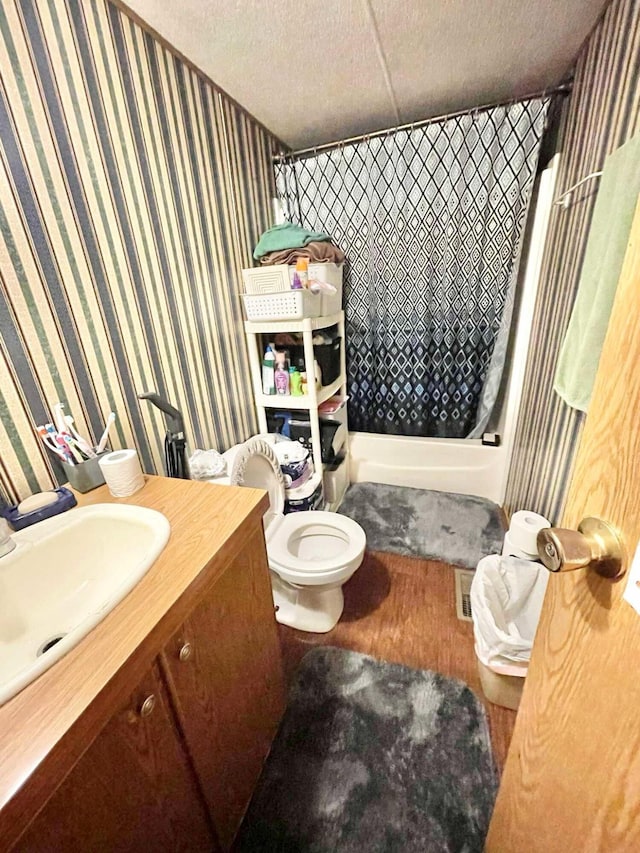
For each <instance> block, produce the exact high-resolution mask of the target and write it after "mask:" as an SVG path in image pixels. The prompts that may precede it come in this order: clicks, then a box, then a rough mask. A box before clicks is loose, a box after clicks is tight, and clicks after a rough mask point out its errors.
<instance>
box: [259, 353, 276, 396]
mask: <svg viewBox="0 0 640 853" xmlns="http://www.w3.org/2000/svg"><path fill="white" fill-rule="evenodd" d="M275 363H276V357H275V355H274V354H273V350H272V349H271V347H270V346H268V347H267V348H266V350H265V352H264V358H263V360H262V393H263V394H275V393H276V383H275Z"/></svg>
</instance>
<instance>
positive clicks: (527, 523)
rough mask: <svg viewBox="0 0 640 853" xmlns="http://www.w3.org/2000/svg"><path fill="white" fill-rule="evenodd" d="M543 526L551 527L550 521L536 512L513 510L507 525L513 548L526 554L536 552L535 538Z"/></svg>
mask: <svg viewBox="0 0 640 853" xmlns="http://www.w3.org/2000/svg"><path fill="white" fill-rule="evenodd" d="M545 527H551V524H550V522H549V521H547V519H546V518H545V517H544V516H542V515H538V513H537V512H529V511H528V510H526V509H521V510H520V511H519V512H514V514H513V515H512V516H511V524H510V525H509V536H510V537H511V542H512V543H513V545H514V547H515V548H518V549H519V550H520V551H524V552H525V553H526V554H537V553H538V546H537V544H536V539H537V538H538V533H539V532H540V531H541V530H542V529H543V528H545Z"/></svg>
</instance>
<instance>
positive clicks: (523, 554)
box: [502, 533, 540, 563]
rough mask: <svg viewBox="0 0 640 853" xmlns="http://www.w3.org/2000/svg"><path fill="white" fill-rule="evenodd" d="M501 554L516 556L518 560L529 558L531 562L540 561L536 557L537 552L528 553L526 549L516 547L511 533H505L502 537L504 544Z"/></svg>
mask: <svg viewBox="0 0 640 853" xmlns="http://www.w3.org/2000/svg"><path fill="white" fill-rule="evenodd" d="M502 556H503V557H518V558H519V559H520V560H529V561H530V562H532V563H538V562H540V557H538V552H537V551H536V553H535V554H529V553H527V551H523V550H522V549H521V548H518V547H517V546H516V545H515V544H514V542H513V539H512V538H511V534H510V533H507V534H506V536H505V537H504V544H503V546H502Z"/></svg>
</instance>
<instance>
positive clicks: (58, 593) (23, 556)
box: [0, 504, 171, 705]
mask: <svg viewBox="0 0 640 853" xmlns="http://www.w3.org/2000/svg"><path fill="white" fill-rule="evenodd" d="M170 532H171V528H170V526H169V522H168V521H167V519H166V518H165V517H164V515H162V514H161V513H159V512H156V511H155V510H152V509H146V508H144V507H138V506H128V505H123V504H94V505H93V506H85V507H78V508H76V509H72V510H69V511H68V512H65V513H62V514H61V515H57V516H55V517H53V518H49V519H47V520H45V521H41V522H39V523H38V524H34V525H33V526H32V527H28V528H26V529H25V530H21V531H19V532H18V533H14V534H13V536H12V538H13V540H14V542H15V543H16V546H17V547H16V548H15V549H14V550H13V551H12V552H11V553H10V554H7V555H6V556H4V557H0V705H2V704H3V703H4V702H6V701H7V700H8V699H10V698H11V697H12V696H14V695H15V694H16V693H18V692H19V691H20V690H22V688H23V687H26V685H27V684H30V683H31V682H32V681H33V680H34V679H35V678H37V677H38V676H39V675H40V674H41V673H43V672H44V671H45V670H47V669H49V667H50V666H52V665H53V664H54V663H56V661H58V660H60V658H61V657H63V656H64V655H65V654H66V653H67V652H68V651H70V650H71V649H72V648H73V647H74V646H75V645H76V644H77V643H78V642H79V641H80V640H81V639H82V638H83V637H84V636H86V634H88V633H89V631H90V630H91V629H92V628H93V627H95V626H96V625H97V624H98V622H100V621H101V620H102V619H104V617H105V616H106V615H107V614H108V613H109V612H110V611H111V610H113V608H114V607H115V606H116V604H118V602H120V601H122V599H123V598H124V597H125V595H127V593H129V592H130V591H131V590H132V589H133V587H134V586H135V585H136V584H137V583H138V581H139V580H140V579H141V578H142V577H143V576H144V575H145V574H146V572H147V571H148V570H149V568H150V567H151V565H152V564H153V562H154V561H155V559H156V558H157V557H158V555H159V554H160V552H161V551H162V549H163V548H164V546H165V545H166V544H167V540H168V539H169V533H170Z"/></svg>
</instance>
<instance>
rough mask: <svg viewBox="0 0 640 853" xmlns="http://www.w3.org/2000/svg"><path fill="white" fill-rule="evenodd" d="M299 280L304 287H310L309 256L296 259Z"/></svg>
mask: <svg viewBox="0 0 640 853" xmlns="http://www.w3.org/2000/svg"><path fill="white" fill-rule="evenodd" d="M295 274H296V275H297V276H298V280H299V281H300V284H301V285H302V287H309V260H308V258H298V260H297V261H296V272H295Z"/></svg>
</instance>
